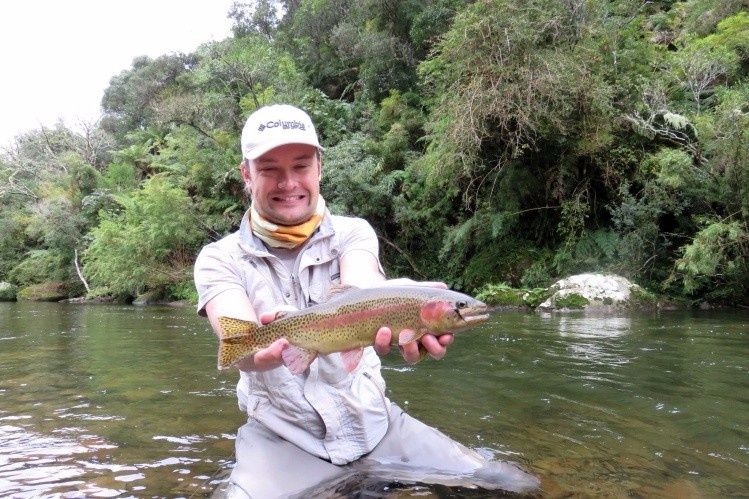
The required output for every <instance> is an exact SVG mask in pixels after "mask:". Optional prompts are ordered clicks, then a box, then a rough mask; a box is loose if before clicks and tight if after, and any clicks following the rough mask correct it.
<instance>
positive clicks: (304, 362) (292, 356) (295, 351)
mask: <svg viewBox="0 0 749 499" xmlns="http://www.w3.org/2000/svg"><path fill="white" fill-rule="evenodd" d="M281 356H282V357H283V363H284V364H286V367H288V368H289V371H291V372H292V373H293V374H302V373H303V372H304V371H305V370H307V368H308V367H309V365H310V364H311V363H312V361H313V360H315V357H317V352H316V351H314V350H307V349H306V348H302V347H299V346H296V345H293V344H289V345H288V346H287V347H286V348H284V349H283V351H282V352H281Z"/></svg>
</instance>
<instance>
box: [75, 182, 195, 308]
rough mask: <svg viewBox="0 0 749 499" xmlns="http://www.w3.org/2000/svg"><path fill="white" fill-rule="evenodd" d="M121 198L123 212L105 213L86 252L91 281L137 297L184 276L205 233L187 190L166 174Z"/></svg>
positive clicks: (105, 287)
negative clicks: (175, 184) (197, 222)
mask: <svg viewBox="0 0 749 499" xmlns="http://www.w3.org/2000/svg"><path fill="white" fill-rule="evenodd" d="M121 202H122V203H123V207H122V211H121V212H120V213H118V214H108V215H106V216H104V217H103V218H102V220H101V222H100V223H99V225H98V226H96V227H94V229H93V230H92V231H91V238H92V241H91V243H90V245H89V246H88V248H87V250H86V252H85V254H84V256H83V261H84V267H83V270H84V274H85V275H86V276H87V277H88V278H89V279H90V281H91V285H92V286H94V287H96V288H99V289H104V290H107V292H108V293H111V294H115V295H131V296H135V295H137V294H139V293H141V292H143V291H145V290H159V289H164V288H166V287H168V286H173V285H175V284H176V283H178V282H180V281H183V280H184V279H186V278H187V276H188V275H189V274H190V268H191V263H192V257H193V254H194V253H193V252H194V251H195V247H196V244H197V243H198V242H199V241H200V239H201V236H202V235H201V232H200V230H199V229H197V227H196V220H197V213H196V212H195V209H194V207H193V206H192V204H191V202H190V199H189V198H188V197H187V196H186V194H185V193H184V192H183V191H182V190H180V189H178V188H176V187H174V186H173V185H171V184H169V182H168V181H167V180H166V179H165V178H164V177H161V176H154V177H151V178H150V179H148V180H147V181H146V182H145V183H144V184H143V187H142V188H141V189H140V190H139V191H137V192H135V193H134V194H133V195H132V196H131V197H125V198H122V199H121Z"/></svg>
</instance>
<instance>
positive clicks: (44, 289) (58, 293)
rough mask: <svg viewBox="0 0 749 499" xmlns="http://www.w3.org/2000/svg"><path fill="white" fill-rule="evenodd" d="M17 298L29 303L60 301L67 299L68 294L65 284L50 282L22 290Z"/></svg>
mask: <svg viewBox="0 0 749 499" xmlns="http://www.w3.org/2000/svg"><path fill="white" fill-rule="evenodd" d="M16 298H17V299H18V300H29V301H60V300H63V299H65V298H67V292H66V290H65V284H64V283H62V282H59V281H50V282H43V283H41V284H32V285H31V286H26V287H25V288H21V289H20V290H19V291H18V294H17V296H16Z"/></svg>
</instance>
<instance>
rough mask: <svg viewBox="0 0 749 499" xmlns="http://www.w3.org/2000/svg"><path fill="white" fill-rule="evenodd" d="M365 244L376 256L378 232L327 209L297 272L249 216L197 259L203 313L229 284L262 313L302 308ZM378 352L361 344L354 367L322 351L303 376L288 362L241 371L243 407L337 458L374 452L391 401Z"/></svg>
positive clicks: (316, 450)
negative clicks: (269, 244)
mask: <svg viewBox="0 0 749 499" xmlns="http://www.w3.org/2000/svg"><path fill="white" fill-rule="evenodd" d="M351 250H365V251H369V252H371V253H372V254H373V255H374V257H375V258H378V254H379V248H378V244H377V237H376V235H375V233H374V230H372V227H371V226H370V225H369V224H368V223H367V222H366V221H364V220H362V219H359V218H351V217H341V216H334V215H331V214H330V213H326V216H325V218H324V219H323V222H322V224H321V225H320V228H319V229H318V230H317V231H316V232H315V233H314V234H313V235H312V237H311V238H310V240H309V241H307V243H305V245H304V247H303V248H302V250H301V251H300V252H299V255H298V256H297V259H296V261H295V263H294V266H293V268H292V269H291V270H292V271H291V272H290V271H289V269H288V268H287V267H286V266H285V265H284V264H283V263H282V262H281V261H280V260H279V259H278V258H277V257H276V256H274V255H272V254H271V253H270V252H269V251H268V250H267V249H266V247H265V245H264V244H263V243H262V242H261V241H260V240H259V239H257V238H256V237H254V236H253V234H252V232H251V229H250V227H249V223H248V217H247V216H245V217H244V218H243V220H242V224H241V226H240V228H239V231H238V232H235V233H233V234H230V235H228V236H226V237H224V238H223V239H221V240H219V241H216V242H215V243H211V244H208V245H207V246H205V247H204V248H203V250H202V251H201V252H200V254H199V255H198V258H197V260H196V262H195V285H196V287H197V290H198V296H199V299H198V313H199V314H201V315H205V310H204V309H205V305H206V303H208V302H209V301H210V300H211V299H213V298H215V297H216V296H218V295H219V294H220V293H222V292H224V291H226V290H228V289H242V290H244V291H245V292H246V293H247V296H249V298H250V301H251V302H252V305H253V307H254V309H255V312H256V313H257V314H258V315H260V314H262V313H263V312H269V311H272V310H273V309H275V308H276V307H278V306H279V305H291V306H294V307H296V308H299V309H303V308H306V307H308V306H310V305H314V304H316V303H320V302H321V301H323V300H324V299H325V296H327V293H328V290H329V288H330V286H331V285H333V284H337V283H340V269H339V258H340V257H341V256H343V255H345V254H346V252H348V251H351ZM380 271H381V272H382V269H380ZM384 390H385V381H384V380H383V379H382V375H381V374H380V358H379V357H378V356H377V354H376V353H375V352H374V349H373V348H372V347H367V348H365V349H364V356H363V358H362V361H361V362H360V363H359V366H358V367H357V368H356V369H355V370H354V371H353V372H351V373H347V372H346V370H345V369H344V368H343V365H342V362H341V359H340V355H339V354H338V353H332V354H330V355H320V356H318V358H317V359H315V361H313V362H312V364H311V365H310V367H309V369H308V370H307V371H306V372H305V373H304V374H300V375H294V374H291V373H290V372H289V370H288V369H287V368H286V367H285V366H280V367H277V368H275V369H271V370H268V371H260V372H254V371H252V372H246V371H240V379H239V383H238V384H237V397H238V400H239V406H240V408H241V409H242V410H244V411H246V412H247V414H248V415H249V416H250V417H252V418H255V419H257V420H258V421H260V422H261V423H263V424H264V425H265V426H267V427H268V428H270V429H271V430H272V431H274V432H275V433H277V434H278V435H280V436H281V437H283V438H285V439H286V440H288V441H290V442H292V443H294V444H295V445H297V446H299V447H301V448H302V449H304V450H306V451H307V452H310V453H312V454H314V455H316V456H319V457H321V458H323V459H328V460H330V461H331V462H332V463H334V464H344V463H347V462H350V461H353V460H355V459H357V458H359V457H361V456H362V455H364V454H366V453H368V452H370V451H371V450H372V449H373V448H374V447H375V446H376V445H377V443H379V441H380V440H381V439H382V437H383V436H384V435H385V432H386V431H387V427H388V412H387V411H388V409H387V407H388V405H389V401H388V400H387V398H386V397H385V395H384Z"/></svg>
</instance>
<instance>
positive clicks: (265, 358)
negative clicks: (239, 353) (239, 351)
mask: <svg viewBox="0 0 749 499" xmlns="http://www.w3.org/2000/svg"><path fill="white" fill-rule="evenodd" d="M292 310H296V309H295V308H293V307H279V308H277V309H276V310H274V311H272V312H264V313H262V314H260V317H259V319H260V323H261V324H263V325H265V324H268V323H269V322H272V321H274V320H276V319H279V318H280V317H283V315H284V313H286V312H287V311H292ZM288 345H289V342H288V340H287V339H286V338H279V339H277V340H276V341H274V342H273V343H271V344H270V346H268V347H267V348H263V349H262V350H260V351H258V352H256V353H255V355H252V356H250V357H245V358H244V359H242V360H241V361H239V362H238V363H237V367H238V368H239V369H241V370H242V371H267V370H269V369H274V368H276V367H278V366H280V365H281V364H283V358H282V357H281V352H283V349H284V348H286V347H287V346H288Z"/></svg>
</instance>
